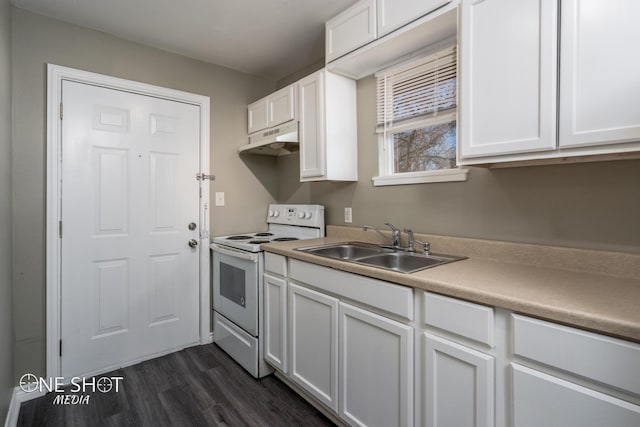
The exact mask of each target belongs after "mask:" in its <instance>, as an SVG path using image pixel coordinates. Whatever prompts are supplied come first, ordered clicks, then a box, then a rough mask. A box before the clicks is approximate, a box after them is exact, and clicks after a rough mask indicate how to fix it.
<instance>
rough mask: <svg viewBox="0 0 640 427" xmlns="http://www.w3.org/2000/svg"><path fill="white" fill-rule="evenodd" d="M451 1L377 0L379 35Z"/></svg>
mask: <svg viewBox="0 0 640 427" xmlns="http://www.w3.org/2000/svg"><path fill="white" fill-rule="evenodd" d="M450 2H451V0H377V1H376V14H377V18H378V20H377V21H378V37H382V36H384V35H385V34H388V33H390V32H391V31H393V30H395V29H398V28H400V27H402V26H403V25H406V24H408V23H409V22H411V21H413V20H415V19H418V18H420V17H421V16H423V15H426V14H427V13H429V12H431V11H432V10H434V9H437V8H439V7H441V6H444V5H445V4H447V3H450Z"/></svg>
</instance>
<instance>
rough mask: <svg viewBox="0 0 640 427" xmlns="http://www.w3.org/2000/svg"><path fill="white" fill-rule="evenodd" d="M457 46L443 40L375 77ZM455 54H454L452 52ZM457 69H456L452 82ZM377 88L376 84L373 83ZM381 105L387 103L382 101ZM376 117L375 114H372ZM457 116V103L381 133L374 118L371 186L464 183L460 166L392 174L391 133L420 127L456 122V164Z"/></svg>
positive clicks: (400, 123) (392, 125) (466, 169)
mask: <svg viewBox="0 0 640 427" xmlns="http://www.w3.org/2000/svg"><path fill="white" fill-rule="evenodd" d="M451 47H456V52H457V46H456V42H455V41H453V40H449V41H446V42H444V43H442V44H439V45H438V46H437V47H432V48H431V49H430V50H429V51H428V52H426V53H423V54H421V55H420V56H416V57H413V58H411V59H409V60H408V61H405V62H403V63H400V64H397V65H394V66H393V67H391V68H388V69H386V70H381V71H379V72H378V73H376V75H375V76H376V78H379V77H380V76H382V75H386V74H389V73H393V72H396V70H402V69H405V68H406V67H407V66H409V64H415V63H419V62H421V61H428V60H429V59H430V58H432V57H433V56H434V55H437V54H438V53H439V52H441V51H442V50H445V49H449V48H451ZM456 54H457V53H456ZM457 74H458V70H457V69H456V79H457ZM376 86H377V84H376ZM378 94H379V92H378V89H376V106H378V105H380V99H379V97H378ZM385 102H388V101H386V100H385ZM376 114H377V115H378V113H376ZM457 116H458V114H457V100H456V107H454V108H450V109H446V110H441V111H436V112H434V113H430V114H429V115H427V116H422V117H417V118H414V119H409V120H405V121H401V122H398V123H396V124H393V123H392V124H391V126H388V125H387V123H384V129H383V130H382V131H381V130H380V128H379V123H378V120H377V119H376V134H377V135H378V175H377V176H374V177H372V181H373V185H374V186H375V187H378V186H386V185H403V184H423V183H435V182H455V181H466V180H467V175H468V173H469V169H468V168H466V167H464V166H456V167H455V168H450V169H438V170H430V171H419V172H394V160H395V159H394V148H395V147H394V134H395V133H398V132H403V131H407V130H412V129H418V128H422V127H427V126H432V125H437V124H440V123H445V122H449V121H454V120H455V121H456V162H457V160H458V159H457V151H458V137H459V132H458V126H457V121H458V117H457Z"/></svg>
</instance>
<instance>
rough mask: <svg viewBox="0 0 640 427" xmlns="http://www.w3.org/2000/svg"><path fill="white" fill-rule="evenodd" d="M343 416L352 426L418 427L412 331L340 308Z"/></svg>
mask: <svg viewBox="0 0 640 427" xmlns="http://www.w3.org/2000/svg"><path fill="white" fill-rule="evenodd" d="M339 353H340V362H339V365H340V369H339V371H340V375H339V377H340V380H339V381H340V390H339V396H340V417H341V418H342V419H343V420H345V421H346V422H347V423H349V424H350V425H353V426H410V425H413V328H412V327H410V326H408V325H403V324H402V323H399V322H396V321H394V320H391V319H388V318H386V317H383V316H380V315H378V314H375V313H372V312H370V311H367V310H363V309H361V308H358V307H354V306H351V305H349V304H345V303H342V302H341V303H340V345H339Z"/></svg>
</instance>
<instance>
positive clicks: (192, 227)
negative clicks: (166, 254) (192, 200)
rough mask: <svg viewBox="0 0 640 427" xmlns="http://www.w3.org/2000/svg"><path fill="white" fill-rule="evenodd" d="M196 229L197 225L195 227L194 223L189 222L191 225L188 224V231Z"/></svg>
mask: <svg viewBox="0 0 640 427" xmlns="http://www.w3.org/2000/svg"><path fill="white" fill-rule="evenodd" d="M196 227H197V225H196V223H195V222H191V223H189V230H191V231H193V230H195V229H196Z"/></svg>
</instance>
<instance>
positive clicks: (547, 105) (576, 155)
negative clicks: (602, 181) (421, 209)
mask: <svg viewBox="0 0 640 427" xmlns="http://www.w3.org/2000/svg"><path fill="white" fill-rule="evenodd" d="M561 8H562V9H561V13H559V11H558V4H557V2H551V1H543V0H522V1H519V2H517V5H515V4H514V2H512V1H509V0H483V1H478V0H462V1H461V8H460V29H459V40H460V64H461V69H460V93H459V106H458V109H459V113H460V116H459V132H460V137H459V139H458V141H459V143H458V147H459V159H458V160H459V161H458V163H459V164H462V165H473V164H489V165H491V164H493V165H500V164H505V165H518V164H530V163H548V162H550V161H551V162H558V161H571V160H572V159H573V160H574V161H575V160H578V159H579V160H598V159H614V158H621V157H623V156H625V155H626V156H629V153H631V155H632V156H634V157H635V156H637V155H638V154H637V152H638V151H640V142H638V141H640V103H638V102H637V99H638V96H639V95H640V92H639V91H638V77H637V76H638V75H640V58H639V57H638V55H631V54H629V51H628V46H635V45H636V44H638V43H640V31H638V27H637V21H638V20H639V19H640V3H638V2H633V1H628V0H612V1H608V2H592V1H585V0H582V1H581V0H563V1H562V2H561ZM558 16H561V18H560V22H558ZM558 28H559V32H560V34H558ZM558 36H559V37H558ZM558 39H559V40H561V45H560V46H558ZM558 59H559V63H558ZM557 82H559V87H557ZM557 106H559V107H557ZM633 152H636V153H633ZM594 156H596V157H594ZM514 162H516V163H514ZM523 162H526V163H523Z"/></svg>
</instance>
